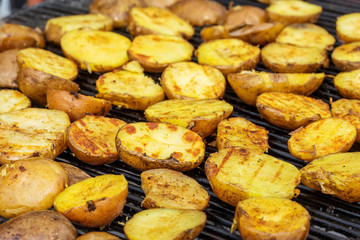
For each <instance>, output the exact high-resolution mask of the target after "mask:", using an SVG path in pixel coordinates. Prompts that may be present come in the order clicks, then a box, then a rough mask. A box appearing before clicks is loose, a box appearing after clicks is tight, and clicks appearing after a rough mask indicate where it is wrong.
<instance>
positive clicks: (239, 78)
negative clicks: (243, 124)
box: [227, 71, 325, 106]
mask: <svg viewBox="0 0 360 240" xmlns="http://www.w3.org/2000/svg"><path fill="white" fill-rule="evenodd" d="M324 78H325V73H269V72H257V71H242V72H240V73H232V74H229V75H228V77H227V80H228V82H229V84H230V86H231V87H232V89H233V90H234V91H235V93H236V95H237V96H238V97H239V98H240V99H241V100H242V101H243V102H245V103H246V104H249V105H251V106H255V105H256V98H257V97H258V96H259V95H260V94H261V93H264V92H291V93H295V94H299V95H310V94H311V93H313V92H314V91H315V90H317V89H318V88H319V87H320V85H321V83H322V82H323V80H324Z"/></svg>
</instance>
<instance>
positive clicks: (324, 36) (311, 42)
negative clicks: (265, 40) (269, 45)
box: [276, 23, 335, 51]
mask: <svg viewBox="0 0 360 240" xmlns="http://www.w3.org/2000/svg"><path fill="white" fill-rule="evenodd" d="M276 42H278V43H287V44H294V45H297V46H300V47H316V48H319V49H321V50H323V49H325V50H327V51H331V50H332V49H333V47H334V44H335V38H334V37H333V36H332V35H331V34H330V33H328V31H326V29H324V28H322V27H320V26H317V25H315V24H311V23H294V24H291V25H289V26H287V27H286V28H284V29H283V30H282V32H281V33H280V34H279V35H278V36H277V37H276Z"/></svg>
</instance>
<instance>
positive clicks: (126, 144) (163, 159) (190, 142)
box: [116, 122, 205, 171]
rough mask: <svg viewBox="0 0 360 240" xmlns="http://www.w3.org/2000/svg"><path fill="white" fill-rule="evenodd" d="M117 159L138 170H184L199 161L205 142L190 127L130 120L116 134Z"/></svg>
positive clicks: (192, 166) (203, 152) (201, 158)
mask: <svg viewBox="0 0 360 240" xmlns="http://www.w3.org/2000/svg"><path fill="white" fill-rule="evenodd" d="M116 148H117V150H118V152H119V156H120V158H121V160H123V161H124V162H125V163H127V164H129V165H130V166H132V167H134V168H137V169H139V170H142V171H144V170H148V169H154V168H168V169H173V170H176V171H188V170H190V169H193V168H196V167H197V166H199V165H200V163H201V162H202V160H203V158H204V154H205V144H204V142H203V141H202V139H201V137H200V136H199V135H198V134H196V133H195V132H193V131H190V130H187V129H185V128H182V127H178V126H175V125H170V124H166V123H145V122H138V123H130V124H127V125H125V126H123V127H122V128H120V130H119V132H118V133H117V135H116Z"/></svg>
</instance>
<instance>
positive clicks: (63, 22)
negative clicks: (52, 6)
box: [44, 14, 113, 45]
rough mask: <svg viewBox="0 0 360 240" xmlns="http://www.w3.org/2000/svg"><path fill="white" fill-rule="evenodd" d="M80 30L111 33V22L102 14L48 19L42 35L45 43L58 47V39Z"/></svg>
mask: <svg viewBox="0 0 360 240" xmlns="http://www.w3.org/2000/svg"><path fill="white" fill-rule="evenodd" d="M80 29H85V30H103V31H111V30H112V29H113V21H112V19H111V18H110V17H108V16H105V15H102V14H82V15H69V16H61V17H56V18H51V19H49V20H48V21H47V22H46V25H45V30H44V33H45V37H46V40H47V41H49V42H52V43H55V44H57V45H60V39H61V37H62V36H63V35H64V34H65V33H67V32H70V31H74V30H80Z"/></svg>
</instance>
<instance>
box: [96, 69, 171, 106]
mask: <svg viewBox="0 0 360 240" xmlns="http://www.w3.org/2000/svg"><path fill="white" fill-rule="evenodd" d="M96 89H97V90H98V92H99V93H98V94H96V96H97V97H98V98H102V99H106V100H108V101H111V102H112V104H114V105H117V106H118V107H124V108H129V109H134V110H145V109H146V108H147V107H149V106H150V105H152V104H154V103H157V102H160V101H162V100H164V98H165V93H164V90H163V88H162V87H161V86H160V85H159V84H156V83H155V82H154V80H153V79H152V78H150V77H148V76H146V75H145V74H144V73H142V72H132V71H124V70H121V71H114V72H110V73H105V74H104V75H102V76H100V77H99V79H98V80H97V81H96Z"/></svg>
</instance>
